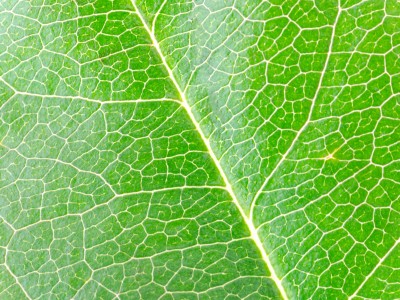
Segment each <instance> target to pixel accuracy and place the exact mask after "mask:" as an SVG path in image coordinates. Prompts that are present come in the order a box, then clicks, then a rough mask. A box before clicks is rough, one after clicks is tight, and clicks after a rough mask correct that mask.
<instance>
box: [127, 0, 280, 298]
mask: <svg viewBox="0 0 400 300" xmlns="http://www.w3.org/2000/svg"><path fill="white" fill-rule="evenodd" d="M131 3H132V5H133V7H134V9H135V11H136V14H137V15H138V17H139V19H140V21H141V22H142V24H143V27H144V28H145V30H146V31H147V33H148V35H149V37H150V39H151V41H152V43H153V46H154V48H155V49H156V51H157V53H158V55H159V56H160V59H161V60H162V63H163V65H164V67H165V69H166V70H167V72H168V75H169V78H170V79H171V81H172V83H173V84H174V86H175V88H176V90H177V91H178V93H179V95H180V97H181V100H182V101H181V102H180V105H182V107H183V108H184V109H185V110H186V112H187V114H188V116H189V117H190V119H191V121H192V123H193V124H194V126H195V128H196V130H197V132H198V133H199V135H200V137H201V139H202V141H203V143H204V144H205V146H206V147H207V151H208V153H209V155H210V156H211V159H212V160H213V162H214V164H215V166H216V167H217V169H218V172H219V174H220V175H221V177H222V179H223V181H224V183H225V189H226V190H227V192H228V193H229V195H230V196H231V198H232V202H233V203H234V204H235V205H236V207H237V209H238V210H239V212H240V215H241V217H242V219H243V220H244V222H245V223H246V225H247V227H248V229H249V231H250V237H251V239H252V240H253V241H254V243H255V245H256V246H257V248H258V250H259V251H260V253H261V256H262V258H263V260H264V261H265V263H266V264H267V266H268V269H269V272H270V276H269V277H270V278H271V279H272V280H273V281H274V283H275V284H276V286H277V288H278V290H279V292H280V293H281V296H282V298H283V299H284V300H287V299H288V297H287V295H286V291H285V289H284V288H283V285H282V281H281V279H279V277H278V276H277V274H276V272H275V269H274V268H273V266H272V264H271V261H270V259H269V257H268V255H267V253H266V251H265V248H264V246H263V244H262V242H261V240H260V237H259V236H258V234H257V230H256V228H255V226H254V224H253V222H252V219H250V218H249V217H248V216H247V215H246V213H245V212H244V210H243V208H242V206H241V205H240V204H239V201H238V199H237V197H236V195H235V193H234V191H233V189H232V186H231V184H230V182H229V180H228V178H227V176H226V174H225V172H224V170H223V168H222V166H221V163H220V161H219V160H218V159H217V157H216V155H215V153H214V151H213V150H212V148H211V145H210V141H209V139H208V138H207V137H206V136H205V135H204V133H203V131H202V129H201V127H200V125H199V123H198V122H197V120H196V118H195V116H194V115H193V113H192V110H191V108H190V106H189V103H188V101H187V99H186V95H185V94H184V93H183V91H182V89H181V88H180V86H179V84H178V82H177V80H176V78H175V76H174V74H173V72H172V70H171V68H170V67H169V65H168V63H167V61H166V58H165V56H164V55H163V53H162V51H161V48H160V45H159V43H158V40H157V39H156V37H155V35H154V32H153V31H152V30H151V29H150V28H149V26H148V24H147V22H146V20H145V19H144V17H143V15H142V13H141V11H140V10H139V8H138V7H137V5H136V1H135V0H131Z"/></svg>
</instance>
